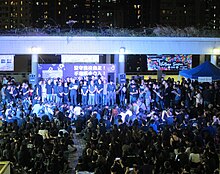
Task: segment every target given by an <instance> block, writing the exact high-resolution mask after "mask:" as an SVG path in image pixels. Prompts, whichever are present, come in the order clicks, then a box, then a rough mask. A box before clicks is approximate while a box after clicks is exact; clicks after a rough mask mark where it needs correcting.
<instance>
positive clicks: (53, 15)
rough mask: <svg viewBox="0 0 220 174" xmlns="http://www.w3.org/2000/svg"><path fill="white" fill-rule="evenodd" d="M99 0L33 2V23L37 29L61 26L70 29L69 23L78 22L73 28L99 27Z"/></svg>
mask: <svg viewBox="0 0 220 174" xmlns="http://www.w3.org/2000/svg"><path fill="white" fill-rule="evenodd" d="M99 8H100V5H99V0H53V1H51V0H33V1H32V9H33V11H32V21H33V24H34V25H35V26H37V27H43V26H45V25H52V26H54V25H59V26H61V27H64V28H65V27H68V24H67V22H68V21H76V23H74V24H73V27H85V28H90V27H91V28H93V27H96V26H97V22H98V14H99Z"/></svg>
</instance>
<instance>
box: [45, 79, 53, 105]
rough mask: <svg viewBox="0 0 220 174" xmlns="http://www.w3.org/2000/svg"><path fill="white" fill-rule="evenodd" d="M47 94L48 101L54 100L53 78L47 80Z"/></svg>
mask: <svg viewBox="0 0 220 174" xmlns="http://www.w3.org/2000/svg"><path fill="white" fill-rule="evenodd" d="M46 93H47V94H46V95H47V101H48V102H52V101H53V97H52V93H53V84H52V82H51V79H48V80H47V83H46Z"/></svg>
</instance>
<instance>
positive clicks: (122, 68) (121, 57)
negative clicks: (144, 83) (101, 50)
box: [118, 54, 125, 74]
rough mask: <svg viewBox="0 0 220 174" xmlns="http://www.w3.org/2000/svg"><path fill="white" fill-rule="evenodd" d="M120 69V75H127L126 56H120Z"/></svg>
mask: <svg viewBox="0 0 220 174" xmlns="http://www.w3.org/2000/svg"><path fill="white" fill-rule="evenodd" d="M118 67H119V71H118V73H119V74H122V73H125V55H124V54H119V58H118Z"/></svg>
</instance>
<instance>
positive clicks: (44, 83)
mask: <svg viewBox="0 0 220 174" xmlns="http://www.w3.org/2000/svg"><path fill="white" fill-rule="evenodd" d="M41 92H42V94H41V95H42V98H41V100H42V102H44V101H45V99H46V98H47V89H46V82H45V80H44V79H43V80H42V83H41Z"/></svg>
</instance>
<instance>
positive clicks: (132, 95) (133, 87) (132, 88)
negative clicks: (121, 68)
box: [129, 79, 138, 104]
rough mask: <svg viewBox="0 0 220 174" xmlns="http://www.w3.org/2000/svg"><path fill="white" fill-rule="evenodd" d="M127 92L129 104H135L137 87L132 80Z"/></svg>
mask: <svg viewBox="0 0 220 174" xmlns="http://www.w3.org/2000/svg"><path fill="white" fill-rule="evenodd" d="M129 92H130V104H131V103H134V102H136V101H137V98H138V86H137V84H136V83H135V81H134V79H132V80H131V84H130V87H129Z"/></svg>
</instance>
